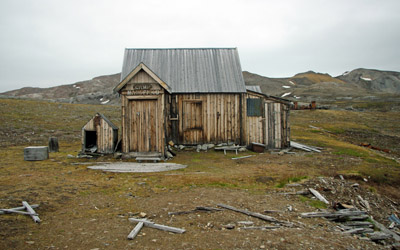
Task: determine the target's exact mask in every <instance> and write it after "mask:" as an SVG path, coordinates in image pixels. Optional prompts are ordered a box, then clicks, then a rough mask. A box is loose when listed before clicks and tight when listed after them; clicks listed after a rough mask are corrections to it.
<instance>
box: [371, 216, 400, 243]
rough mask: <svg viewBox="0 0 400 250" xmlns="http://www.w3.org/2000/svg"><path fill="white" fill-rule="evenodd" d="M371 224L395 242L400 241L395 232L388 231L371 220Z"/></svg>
mask: <svg viewBox="0 0 400 250" xmlns="http://www.w3.org/2000/svg"><path fill="white" fill-rule="evenodd" d="M371 221H372V223H374V225H375V226H376V227H377V228H379V229H380V230H381V231H382V232H384V233H386V234H389V235H391V236H392V237H393V239H394V240H396V241H400V236H399V235H398V234H396V233H395V232H392V231H390V230H389V229H387V228H386V227H385V226H384V225H382V224H381V223H379V222H377V221H376V220H374V219H372V218H371Z"/></svg>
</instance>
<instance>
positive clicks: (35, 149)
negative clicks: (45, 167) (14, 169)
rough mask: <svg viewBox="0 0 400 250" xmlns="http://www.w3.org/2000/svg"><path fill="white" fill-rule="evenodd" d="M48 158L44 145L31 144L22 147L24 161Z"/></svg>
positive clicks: (47, 150)
mask: <svg viewBox="0 0 400 250" xmlns="http://www.w3.org/2000/svg"><path fill="white" fill-rule="evenodd" d="M46 159H49V148H48V147H46V146H31V147H26V148H24V160H25V161H43V160H46Z"/></svg>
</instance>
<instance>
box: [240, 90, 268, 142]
mask: <svg viewBox="0 0 400 250" xmlns="http://www.w3.org/2000/svg"><path fill="white" fill-rule="evenodd" d="M247 98H252V99H253V98H254V99H262V100H264V96H263V95H259V94H256V93H251V92H247V93H246V94H245V98H243V117H244V118H245V122H244V128H243V130H244V135H245V137H244V138H245V144H247V145H249V144H250V143H252V142H257V143H262V144H264V120H265V113H264V112H262V115H261V116H248V115H247V105H246V101H247ZM261 109H262V110H264V107H261Z"/></svg>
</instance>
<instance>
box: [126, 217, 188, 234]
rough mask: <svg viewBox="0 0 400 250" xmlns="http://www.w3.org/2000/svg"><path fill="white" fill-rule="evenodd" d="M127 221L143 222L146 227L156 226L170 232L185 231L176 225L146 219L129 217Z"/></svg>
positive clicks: (179, 232)
mask: <svg viewBox="0 0 400 250" xmlns="http://www.w3.org/2000/svg"><path fill="white" fill-rule="evenodd" d="M129 221H132V222H143V223H144V225H145V226H146V227H151V228H156V229H159V230H163V231H167V232H172V233H178V234H182V233H184V232H186V230H184V229H181V228H177V227H169V226H165V225H161V224H156V223H154V222H152V221H149V220H146V219H136V218H129Z"/></svg>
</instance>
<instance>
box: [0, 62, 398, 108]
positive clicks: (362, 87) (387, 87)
mask: <svg viewBox="0 0 400 250" xmlns="http://www.w3.org/2000/svg"><path fill="white" fill-rule="evenodd" d="M120 75H121V74H120V73H116V74H111V75H102V76H97V77H94V78H92V79H91V80H85V81H79V82H76V83H72V84H66V85H60V86H54V87H49V88H36V87H24V88H21V89H16V90H11V91H7V92H4V93H0V96H1V97H3V98H7V97H9V98H25V99H41V100H50V101H55V102H67V103H85V104H107V105H119V98H118V94H117V93H114V92H113V88H114V87H115V86H117V84H118V83H119V81H120ZM243 78H244V80H245V83H246V85H259V86H260V87H261V90H262V92H263V93H264V94H267V95H273V96H278V97H285V98H287V99H289V100H292V101H310V100H317V101H320V102H321V101H326V100H334V99H338V98H353V97H362V96H371V95H385V94H395V95H397V94H400V72H396V71H383V70H376V69H364V68H359V69H355V70H352V71H347V72H345V73H343V74H342V75H339V76H336V77H333V76H331V75H329V74H327V73H318V72H314V71H306V72H302V73H298V74H295V75H294V76H292V77H282V78H270V77H265V76H261V75H258V74H255V73H251V72H248V71H243Z"/></svg>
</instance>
